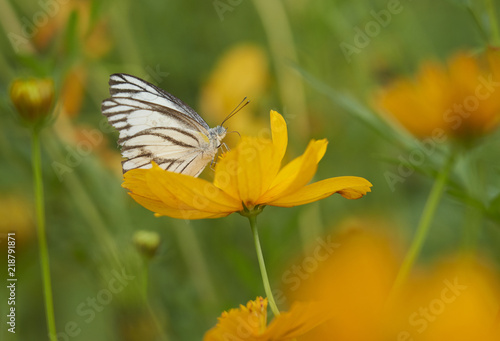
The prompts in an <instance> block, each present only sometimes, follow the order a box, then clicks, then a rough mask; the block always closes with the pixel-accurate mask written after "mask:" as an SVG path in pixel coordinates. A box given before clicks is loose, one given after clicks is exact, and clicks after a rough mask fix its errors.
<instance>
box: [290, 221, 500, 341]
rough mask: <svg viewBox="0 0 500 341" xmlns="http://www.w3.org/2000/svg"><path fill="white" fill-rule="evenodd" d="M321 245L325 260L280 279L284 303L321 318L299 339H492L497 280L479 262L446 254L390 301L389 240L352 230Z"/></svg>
mask: <svg viewBox="0 0 500 341" xmlns="http://www.w3.org/2000/svg"><path fill="white" fill-rule="evenodd" d="M375 227H376V229H374V228H372V230H376V231H379V230H380V229H379V228H380V226H375ZM329 243H331V244H332V245H337V247H335V248H334V249H333V250H332V252H331V254H330V253H328V252H326V251H323V252H322V253H315V258H312V257H310V256H309V257H308V259H314V260H315V261H316V262H317V263H316V266H314V267H312V266H311V264H314V263H312V262H311V261H308V262H307V265H308V268H306V267H305V266H304V267H302V268H300V267H297V266H296V264H297V262H294V264H295V267H294V268H293V270H291V271H289V275H287V277H286V278H287V281H286V283H288V284H291V286H290V287H289V288H288V292H289V295H287V298H288V299H290V300H291V301H292V302H293V301H294V300H298V299H300V300H306V301H311V300H314V301H315V302H318V304H323V305H324V307H325V308H324V309H325V311H326V315H327V316H326V317H325V319H326V320H325V322H324V323H322V324H320V325H318V326H317V327H316V328H314V329H312V330H311V331H310V332H308V333H306V334H305V335H303V336H302V337H300V338H298V340H299V341H306V340H311V341H316V340H343V341H358V340H363V341H385V340H401V341H439V340H454V341H470V340H481V341H493V340H499V339H500V338H499V337H500V326H499V321H498V313H499V307H500V305H499V303H500V294H499V292H498V287H499V285H500V282H499V278H498V275H497V274H496V273H495V272H494V271H493V268H491V267H488V266H486V265H485V263H486V262H485V261H484V260H481V261H476V260H472V259H465V260H464V258H462V257H461V256H454V257H450V258H447V259H445V261H439V262H436V261H435V262H434V264H433V265H432V264H431V265H430V266H429V267H421V268H420V269H419V271H415V272H414V273H413V274H412V276H411V277H410V278H409V280H408V281H407V282H405V283H404V284H403V286H402V288H401V290H400V292H399V294H398V295H395V294H394V295H393V296H391V289H392V287H393V284H394V280H395V277H396V273H397V269H398V264H399V263H400V262H399V259H398V257H397V253H396V252H395V251H396V250H397V249H400V248H401V246H398V245H397V244H395V243H394V239H393V237H392V238H388V237H387V236H384V235H383V234H380V233H373V232H369V231H367V230H363V228H362V227H361V228H360V226H357V227H355V228H354V229H349V230H348V231H346V232H344V233H343V234H342V235H340V236H336V237H335V238H332V240H330V241H329ZM299 264H300V263H299ZM303 264H304V265H305V264H306V263H305V262H304V263H303ZM436 264H437V265H436ZM307 269H312V270H309V271H306V270H307ZM299 271H302V272H299ZM391 297H392V299H390V298H391ZM319 310H321V309H319Z"/></svg>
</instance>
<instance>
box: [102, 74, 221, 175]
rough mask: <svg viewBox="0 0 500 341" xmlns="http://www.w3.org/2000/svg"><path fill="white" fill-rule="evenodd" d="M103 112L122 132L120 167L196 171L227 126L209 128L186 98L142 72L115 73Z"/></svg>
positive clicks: (210, 156) (218, 143)
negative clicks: (139, 75)
mask: <svg viewBox="0 0 500 341" xmlns="http://www.w3.org/2000/svg"><path fill="white" fill-rule="evenodd" d="M109 85H110V94H111V97H110V98H108V99H105V100H104V101H103V102H102V106H101V110H102V113H103V115H105V116H107V117H108V121H109V123H110V124H111V125H112V126H114V127H115V128H116V129H118V131H119V132H120V136H119V139H118V144H119V145H120V146H121V152H122V155H123V157H125V158H126V159H127V160H125V161H123V162H122V167H123V172H127V171H129V170H131V169H136V168H151V167H152V164H151V162H152V161H154V162H156V163H157V164H158V165H159V166H160V167H161V168H163V169H165V170H168V171H172V172H177V173H183V174H187V175H191V176H198V175H199V174H200V173H201V172H202V171H203V169H204V168H205V166H206V165H207V164H208V162H210V161H211V160H213V159H214V157H215V155H216V154H217V150H218V148H219V147H220V146H221V144H222V140H223V139H224V137H225V136H226V128H224V127H222V126H217V127H215V128H210V127H209V126H208V124H207V123H206V122H205V121H204V120H203V119H202V118H201V117H200V116H199V115H198V114H197V113H196V112H195V111H194V110H193V109H192V108H191V107H189V106H188V105H187V104H185V103H184V102H182V101H181V100H180V99H178V98H177V97H175V96H173V95H171V94H169V93H168V92H166V91H164V90H162V89H160V88H158V87H156V86H155V85H153V84H150V83H148V82H146V81H144V80H142V79H140V78H137V77H134V76H131V75H127V74H122V73H119V74H113V75H111V76H110V80H109Z"/></svg>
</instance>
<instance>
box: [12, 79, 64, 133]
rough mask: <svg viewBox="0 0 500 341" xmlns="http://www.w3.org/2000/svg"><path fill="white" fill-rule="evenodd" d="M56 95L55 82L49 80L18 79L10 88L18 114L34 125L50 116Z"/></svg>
mask: <svg viewBox="0 0 500 341" xmlns="http://www.w3.org/2000/svg"><path fill="white" fill-rule="evenodd" d="M54 93H55V89H54V81H53V80H52V79H49V78H43V79H40V78H29V79H16V80H15V81H14V82H13V83H12V85H11V87H10V99H11V101H12V103H13V104H14V106H15V107H16V110H17V112H18V113H19V115H20V116H21V117H22V118H23V119H25V120H26V121H28V122H32V123H38V122H41V121H42V120H43V119H45V118H46V117H48V116H49V115H50V113H51V109H52V104H53V102H54Z"/></svg>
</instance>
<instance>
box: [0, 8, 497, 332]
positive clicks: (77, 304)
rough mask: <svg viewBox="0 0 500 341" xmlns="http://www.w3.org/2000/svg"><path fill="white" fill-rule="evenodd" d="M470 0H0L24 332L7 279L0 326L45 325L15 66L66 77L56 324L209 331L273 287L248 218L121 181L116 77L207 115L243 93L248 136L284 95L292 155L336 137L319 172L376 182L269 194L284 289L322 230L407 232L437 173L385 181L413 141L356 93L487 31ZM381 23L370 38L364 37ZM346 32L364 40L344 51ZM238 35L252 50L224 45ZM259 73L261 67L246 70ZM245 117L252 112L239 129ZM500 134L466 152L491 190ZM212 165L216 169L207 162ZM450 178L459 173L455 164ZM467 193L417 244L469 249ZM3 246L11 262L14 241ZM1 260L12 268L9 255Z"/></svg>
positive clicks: (53, 132)
mask: <svg viewBox="0 0 500 341" xmlns="http://www.w3.org/2000/svg"><path fill="white" fill-rule="evenodd" d="M494 3H495V5H496V6H497V8H499V7H500V4H499V1H496V2H494ZM467 5H468V2H467V1H458V0H457V1H451V0H450V1H430V0H426V1H424V0H422V1H400V2H398V1H367V0H358V1H325V0H322V1H313V2H311V1H297V0H290V1H276V2H272V1H269V2H265V1H263V0H255V1H246V0H240V1H237V0H232V1H230V0H220V1H218V0H217V1H197V2H187V1H152V0H146V1H142V2H138V1H136V2H134V1H120V2H119V1H72V0H65V1H62V0H60V1H57V0H42V1H40V2H33V1H16V2H14V1H8V0H0V20H1V24H2V34H1V35H0V46H1V51H2V53H1V55H0V87H1V90H2V91H1V93H2V96H1V98H0V100H1V110H2V114H1V115H0V127H1V128H0V158H1V160H2V161H1V163H0V191H1V192H0V193H1V195H0V214H1V217H0V219H1V221H0V233H2V235H1V236H0V248H1V252H2V254H3V255H6V247H5V246H6V239H5V236H6V233H7V232H10V231H16V238H17V244H16V245H17V246H16V257H17V258H16V261H17V263H16V264H17V268H16V269H17V278H18V284H17V286H18V287H17V296H16V297H17V303H16V309H17V310H16V311H17V314H18V315H17V326H16V327H17V332H16V334H15V335H12V334H11V333H9V332H7V330H6V329H7V328H6V314H7V310H8V305H7V303H6V300H7V291H6V285H5V283H6V282H3V283H2V284H1V285H0V288H1V289H0V298H1V299H0V325H1V328H0V330H1V334H0V335H1V336H0V338H1V339H2V340H43V339H46V337H45V336H46V335H47V331H46V326H45V318H44V316H45V315H44V301H43V292H42V281H41V272H40V264H39V261H38V246H37V240H36V229H35V224H34V199H33V189H32V173H31V164H30V150H31V147H30V133H29V130H28V129H26V128H25V127H23V125H22V124H21V122H20V120H19V118H18V117H17V116H16V113H15V111H14V109H13V107H12V105H11V103H10V100H9V96H8V94H9V85H10V83H11V82H12V81H13V80H14V79H16V78H19V77H29V76H38V77H51V78H53V79H54V81H55V83H56V88H57V105H56V108H55V112H56V114H57V115H56V116H57V117H56V118H55V120H54V124H53V126H51V127H48V128H47V129H45V130H44V131H43V133H42V153H43V155H42V157H43V175H44V185H45V199H46V215H47V218H46V219H47V235H48V243H49V252H50V260H51V272H52V280H53V293H54V304H55V313H56V324H57V328H58V332H60V335H59V338H58V340H95V341H99V340H107V341H110V340H162V339H164V340H200V339H201V338H202V335H203V334H204V332H205V331H206V330H208V329H209V328H211V327H212V326H214V325H215V323H216V318H217V317H218V316H219V315H220V314H221V312H222V311H223V310H226V309H229V308H231V307H237V306H238V305H239V304H240V303H242V304H243V303H245V302H247V301H248V300H250V299H253V298H255V297H256V296H258V295H264V291H263V288H262V283H261V278H260V273H259V269H258V265H257V260H256V256H255V250H254V247H253V242H252V240H251V233H250V229H249V225H248V222H247V221H246V219H245V218H243V217H241V216H240V215H238V214H233V215H230V216H229V217H226V218H222V219H216V220H201V221H182V220H175V219H171V218H166V217H162V218H155V217H154V216H153V213H152V212H150V211H147V210H146V209H144V208H143V207H141V206H139V205H138V204H136V203H135V202H134V201H133V200H132V199H131V198H130V197H129V196H128V195H127V193H126V191H125V190H124V189H123V188H121V187H120V185H121V182H122V177H121V169H120V155H119V149H118V147H117V144H116V140H117V136H118V134H117V133H116V132H115V131H114V130H113V129H112V128H110V127H109V126H108V125H107V123H106V120H105V118H104V117H103V116H102V115H101V113H100V103H101V101H102V100H103V99H105V98H107V97H108V96H109V91H108V78H109V75H110V74H112V73H116V72H124V73H129V74H133V75H136V76H138V77H141V78H144V79H146V80H148V81H150V82H152V83H154V84H156V85H158V86H160V87H161V88H163V89H165V90H167V91H168V92H170V93H172V94H174V95H175V96H177V97H179V98H181V99H182V100H183V101H185V102H186V103H188V104H190V105H191V106H192V107H193V108H194V109H195V110H197V111H198V113H200V115H201V116H202V117H204V118H205V119H206V121H207V122H208V123H209V125H210V126H212V127H213V126H215V125H217V124H219V123H220V122H221V121H222V118H223V117H224V116H226V115H227V114H228V113H229V111H230V110H231V109H232V108H231V106H232V107H234V106H236V104H237V103H239V101H240V100H241V99H242V96H244V95H248V96H250V100H251V103H250V105H249V106H247V107H246V108H245V109H244V110H243V111H242V112H240V113H238V115H239V116H241V117H240V118H238V117H235V118H233V119H231V120H230V121H228V122H227V126H228V127H229V130H238V132H239V133H240V134H250V135H251V134H254V133H255V132H256V131H258V129H259V128H260V127H268V125H269V110H271V109H273V110H277V111H278V112H280V113H281V114H283V115H284V117H285V119H286V120H287V123H288V130H289V131H288V133H289V148H288V153H287V156H286V159H287V160H291V159H293V158H294V157H296V156H299V155H301V154H302V152H303V151H304V150H305V148H306V146H307V143H308V141H309V140H310V139H312V138H317V139H319V138H327V139H328V141H329V147H328V150H327V153H326V155H325V157H324V159H323V160H322V162H321V163H320V165H319V169H318V172H317V175H316V179H318V180H319V179H324V178H327V177H332V176H342V175H354V176H362V177H364V178H366V179H368V180H369V181H371V182H372V183H373V185H374V186H373V191H372V193H370V194H368V195H367V196H366V197H364V198H362V199H360V200H357V201H349V200H345V199H343V198H341V197H340V196H332V197H330V198H328V199H326V200H322V201H321V202H317V203H314V204H309V205H307V206H303V207H297V208H291V209H284V208H276V207H267V208H266V209H265V210H264V212H263V214H262V215H260V216H259V228H260V233H261V238H262V247H263V250H264V254H265V257H266V261H267V266H268V271H269V273H270V278H271V281H272V283H273V286H274V288H276V289H283V287H285V286H286V283H283V280H282V275H283V272H284V271H285V270H286V269H287V267H288V266H290V264H293V262H294V259H296V257H300V256H301V255H304V253H305V254H307V245H309V244H310V243H311V242H313V241H315V240H316V238H317V237H318V236H320V235H324V234H326V233H331V231H336V230H339V229H342V228H343V227H345V226H346V225H357V224H360V225H362V226H369V227H372V228H379V227H380V226H384V227H386V228H389V229H391V233H393V234H394V236H395V237H397V238H402V239H403V240H405V241H408V240H409V238H410V237H411V235H412V231H413V229H414V227H415V226H416V225H417V222H418V219H419V216H420V213H421V211H422V209H423V205H424V202H425V199H426V196H427V195H428V192H429V190H430V187H431V184H432V179H430V178H429V177H426V176H425V175H422V174H418V172H415V173H414V174H412V175H411V176H409V177H407V178H406V179H405V181H404V182H403V183H400V184H397V185H396V186H395V187H394V188H391V186H389V184H388V183H387V181H386V178H385V175H386V173H387V172H390V171H393V172H395V169H396V167H397V160H398V157H399V156H402V157H405V156H406V155H408V154H407V152H405V151H404V149H403V147H404V143H401V144H398V143H395V141H394V139H393V138H392V136H395V135H394V134H393V133H389V131H390V129H389V128H388V127H383V126H382V125H378V126H377V124H378V123H380V122H379V121H377V120H376V119H373V122H372V123H370V118H369V115H368V116H367V117H368V118H366V117H365V118H363V115H361V112H362V111H360V110H353V108H354V107H355V106H356V105H362V106H365V107H366V108H370V105H371V102H372V98H373V97H372V96H373V93H374V92H375V91H376V90H377V89H378V88H379V87H381V86H383V85H384V84H387V83H388V82H389V81H390V80H391V79H392V78H393V77H395V76H398V75H401V74H404V75H410V74H412V73H414V72H415V70H417V68H418V65H419V63H420V61H422V60H425V59H435V60H446V59H447V58H448V57H449V56H450V55H451V54H452V53H453V52H455V51H457V50H480V49H482V48H483V47H484V45H485V41H484V35H488V30H487V27H488V25H487V23H486V22H487V17H486V15H485V14H484V8H483V7H484V4H483V3H482V2H474V4H473V5H470V6H472V7H470V6H469V7H467ZM390 9H393V10H394V11H392V12H391V11H390ZM384 11H385V12H384ZM387 13H390V17H388V16H387V15H386V14H387ZM384 15H385V17H384ZM377 18H378V20H380V21H377ZM371 22H373V23H375V24H371V25H372V26H371V29H373V31H371V35H372V36H368V35H366V36H365V38H363V37H361V35H360V33H359V32H360V31H361V32H363V31H364V30H365V29H366V27H367V26H366V25H367V24H369V23H371ZM377 24H378V29H377ZM480 27H486V28H485V29H484V31H485V32H483V33H482V32H481V29H480ZM365 34H366V32H365ZM356 39H358V40H356ZM357 43H358V44H357ZM356 44H357V45H356ZM347 45H349V46H351V47H352V46H354V48H355V49H353V50H349V51H351V52H352V53H347V52H346V50H345V48H346V46H347ZM242 46H243V47H242ZM238 48H242V51H243V52H242V56H246V57H242V58H241V59H239V58H232V59H229V61H228V60H227V59H224V58H225V56H227V55H228V54H230V53H231V51H234V49H238ZM245 48H246V49H247V50H245ZM256 51H257V52H256ZM254 55H255V58H256V59H255V60H257V61H256V62H252V60H253V59H252V58H253V56H254ZM247 57H248V58H249V60H250V61H249V62H248V63H247V64H243V65H241V66H240V65H239V64H238V61H240V60H243V59H245V58H247ZM259 58H260V59H259ZM255 60H254V61H255ZM262 61H263V62H262ZM224 63H226V64H227V63H230V65H229V66H227V68H228V69H230V70H231V71H230V74H229V71H228V73H227V74H226V73H224V71H221V70H225V69H224V65H226V64H224ZM247 65H250V67H247ZM254 68H255V69H254ZM255 74H259V75H261V76H260V78H259V79H257V80H249V79H251V78H252V76H253V75H255ZM232 90H234V93H232V92H231V91H232ZM222 92H224V93H222ZM220 103H228V104H227V105H223V104H220ZM214 108H215V109H214ZM221 108H222V109H223V110H220V111H222V112H216V111H217V109H221ZM204 109H206V111H204ZM368 113H369V112H368ZM233 120H234V125H235V126H236V127H235V126H232V121H233ZM238 122H240V123H238ZM241 122H251V123H252V124H255V127H251V128H250V127H249V128H248V130H249V131H246V130H245V124H244V123H241ZM377 122H378V123H377ZM238 124H239V126H238ZM376 127H382V131H379V132H377V130H376V129H374V128H376ZM383 129H386V130H383ZM498 137H499V134H498V132H497V133H494V134H493V135H492V136H490V137H488V140H487V141H486V142H485V143H484V144H483V145H482V146H481V147H480V148H477V149H475V150H474V155H473V157H474V158H477V159H478V160H484V162H483V166H484V169H485V170H484V171H479V173H478V174H482V175H480V177H479V178H478V181H479V182H483V187H484V188H485V189H487V192H486V193H485V197H494V196H495V195H498V188H499V182H498V176H497V175H498V170H499V169H500V159H499V158H498V151H499V150H500V149H499V148H500V140H499V139H498ZM410 140H411V139H410ZM231 141H233V142H234V141H237V138H236V139H234V140H231ZM230 144H231V143H230ZM233 145H234V144H233ZM391 160H392V161H391ZM394 160H396V161H395V163H396V165H394V162H393V161H394ZM431 161H432V160H429V162H431ZM495 172H496V173H495ZM202 176H203V177H205V178H210V176H211V171H210V170H209V169H207V170H206V171H205V172H204V174H203V175H202ZM455 182H456V183H457V186H458V187H461V186H462V187H461V188H466V186H464V185H467V184H464V183H463V182H462V180H461V179H460V177H459V176H458V177H456V178H455ZM459 197H460V196H459ZM459 197H458V198H457V196H446V197H445V199H444V200H443V202H442V203H441V205H440V207H439V211H438V214H437V216H436V219H435V221H434V223H433V225H432V227H431V228H432V232H431V236H430V238H429V240H428V241H427V243H426V244H425V248H424V254H423V257H422V258H423V259H424V260H425V259H431V258H432V257H433V256H434V255H437V254H442V253H445V252H447V251H448V250H453V249H457V248H459V247H460V238H461V236H462V229H463V223H462V221H463V219H464V218H463V211H464V210H465V207H466V206H465V205H464V203H463V201H464V200H460V198H459ZM482 218H483V219H482V220H481V221H482V222H481V227H482V229H481V241H480V242H481V246H482V249H483V250H484V252H485V253H487V254H489V255H490V256H491V257H493V258H494V259H496V260H498V259H499V256H500V253H499V252H498V248H497V247H495V245H498V242H499V240H500V235H499V233H498V228H499V218H498V215H495V214H492V215H487V214H483V215H482ZM138 230H148V231H155V232H157V233H158V234H159V235H160V238H161V243H160V246H159V248H158V250H157V253H156V255H155V257H153V258H152V259H151V260H149V261H146V260H145V259H144V258H143V257H142V256H141V254H140V253H139V252H138V250H137V248H136V247H135V246H134V244H133V235H134V232H136V231H138ZM404 247H405V244H403V245H402V246H401V248H402V249H403V250H404ZM0 258H1V259H2V262H5V263H4V264H6V260H5V259H6V256H2V257H0ZM0 268H1V269H2V276H1V278H6V277H5V276H6V272H5V271H4V270H3V269H6V267H4V266H3V265H2V266H0ZM117 274H120V275H117ZM124 274H126V275H124ZM113 278H115V279H116V278H118V280H113ZM117 283H119V284H121V285H118V284H117ZM114 289H116V290H114ZM118 289H121V290H118ZM112 290H114V291H116V292H111V291H112ZM110 292H111V294H109V293H110ZM278 300H279V299H278ZM103 302H104V303H105V304H104V303H103ZM287 303H288V302H286V301H282V302H281V304H282V305H283V306H286V305H287Z"/></svg>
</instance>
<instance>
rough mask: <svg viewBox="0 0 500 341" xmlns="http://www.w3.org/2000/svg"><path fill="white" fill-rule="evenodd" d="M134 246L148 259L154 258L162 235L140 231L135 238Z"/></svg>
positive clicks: (135, 234)
mask: <svg viewBox="0 0 500 341" xmlns="http://www.w3.org/2000/svg"><path fill="white" fill-rule="evenodd" d="M133 241H134V245H135V247H136V248H137V250H139V252H140V253H141V254H142V255H144V256H146V257H147V258H153V257H154V255H155V254H156V250H157V249H158V246H159V245H160V235H159V234H158V233H156V232H153V231H145V230H139V231H137V232H135V233H134V236H133Z"/></svg>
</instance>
